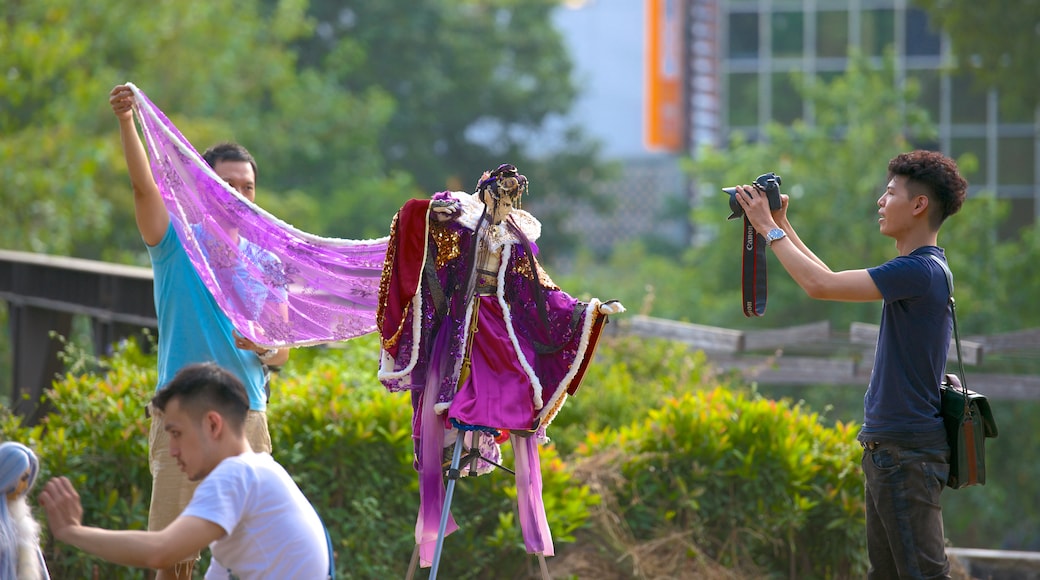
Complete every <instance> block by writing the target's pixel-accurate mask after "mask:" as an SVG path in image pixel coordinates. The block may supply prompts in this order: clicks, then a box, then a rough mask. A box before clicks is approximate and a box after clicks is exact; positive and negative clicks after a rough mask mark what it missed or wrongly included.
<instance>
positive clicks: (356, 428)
mask: <svg viewBox="0 0 1040 580" xmlns="http://www.w3.org/2000/svg"><path fill="white" fill-rule="evenodd" d="M377 344H378V343H377V342H376V341H375V338H374V337H364V338H361V339H357V340H355V341H352V342H351V343H349V344H348V345H346V347H344V348H342V349H304V350H300V351H298V352H297V353H294V355H293V360H291V361H290V364H289V365H287V367H286V369H285V371H284V372H283V373H282V374H281V375H280V376H277V377H276V378H275V381H274V383H273V394H272V399H271V405H270V407H269V410H268V419H269V424H270V429H271V438H272V443H273V446H274V456H275V458H276V459H278V461H279V462H281V463H282V464H283V465H284V466H285V467H286V469H287V470H288V471H289V472H290V473H291V474H292V475H293V477H294V478H295V479H296V481H297V482H298V483H299V485H300V487H301V489H302V490H303V491H304V493H305V494H306V495H307V497H308V498H310V499H311V501H312V502H313V503H314V505H315V507H316V508H317V509H318V511H319V513H320V514H321V515H322V518H323V519H324V521H325V523H326V525H327V526H328V528H329V531H330V535H331V536H332V539H333V543H334V549H335V551H336V554H337V571H338V577H341V578H366V579H367V578H380V577H403V576H404V574H405V572H406V570H407V567H408V563H409V560H410V558H411V554H412V548H413V546H414V528H415V518H416V513H417V511H418V503H419V499H418V498H419V495H418V480H417V476H416V473H415V471H414V470H413V468H412V440H411V404H410V400H409V398H408V396H407V395H404V394H396V395H391V394H388V393H387V392H386V391H385V389H383V387H382V386H381V385H380V384H379V383H378V382H377V381H376V380H375V368H376V357H375V355H376V352H377V348H378V347H377ZM94 362H95V364H93V365H86V366H88V367H92V368H91V369H90V370H88V371H86V372H84V373H83V374H80V375H68V376H66V377H64V379H62V380H60V381H56V382H55V384H54V388H53V391H52V392H51V398H50V402H51V404H52V405H53V407H54V409H55V412H54V413H53V414H51V415H49V416H48V417H47V418H46V419H45V421H44V422H43V423H41V424H40V425H38V426H36V427H32V428H26V427H23V426H21V425H20V424H19V421H18V419H17V418H15V417H12V416H11V415H9V414H6V413H4V414H0V439H3V440H6V439H11V440H18V441H22V442H24V443H26V444H27V445H30V446H31V447H33V448H34V449H35V450H36V452H37V453H38V454H39V456H40V459H41V464H42V467H41V477H40V481H41V482H42V481H46V480H47V479H48V478H50V477H52V476H54V475H67V476H69V477H70V479H72V481H73V484H74V485H75V486H76V488H77V490H78V491H79V493H80V496H81V498H82V501H83V506H84V513H85V516H84V519H85V521H84V523H86V524H88V525H95V526H99V527H103V528H111V529H144V528H146V527H147V521H148V503H149V498H150V493H151V475H150V474H149V472H148V464H147V459H146V457H147V441H148V426H149V421H148V419H147V418H146V417H145V415H144V403H145V402H146V401H147V400H148V399H149V398H150V397H151V393H152V389H153V385H154V384H155V377H156V375H155V371H154V368H155V360H154V358H150V357H146V356H143V355H141V353H140V351H139V350H138V349H137V347H136V346H135V345H133V344H132V343H131V344H127V345H124V346H123V347H121V348H120V349H119V350H118V351H117V352H116V353H115V355H114V356H113V357H112V358H111V359H108V360H104V361H101V363H100V364H96V363H97V361H94ZM73 366H76V367H77V368H82V367H83V366H84V365H80V364H76V365H73ZM506 451H507V453H506V457H505V458H504V460H505V461H506V464H507V465H508V464H511V463H512V460H511V458H510V457H509V453H508V449H506ZM541 461H542V473H543V479H544V494H543V497H544V499H545V503H546V510H547V512H548V518H549V525H550V527H551V528H552V531H553V536H554V539H555V541H556V544H557V545H558V546H561V545H564V544H566V543H567V542H569V541H573V539H574V531H575V530H576V529H578V528H580V527H582V526H583V525H584V524H585V521H586V519H587V518H588V513H589V508H590V507H591V506H593V505H595V504H596V502H597V501H598V498H597V497H596V496H595V495H593V494H592V493H590V492H589V490H588V488H587V487H586V486H583V485H581V484H579V483H578V482H576V481H575V480H574V478H573V476H572V475H571V474H570V472H569V471H568V469H567V468H566V466H565V464H564V462H563V461H562V460H560V458H559V456H558V455H557V453H556V451H555V449H553V447H552V446H548V447H545V448H543V450H542V454H541ZM515 496H516V491H515V485H514V482H513V478H512V477H511V476H510V475H509V474H508V473H505V472H496V473H493V474H489V475H486V476H481V477H478V478H466V479H463V480H461V481H460V483H459V484H458V485H457V486H456V494H455V501H454V502H453V504H452V507H453V508H454V509H453V510H452V511H453V513H454V515H455V518H456V521H458V523H459V526H460V529H459V531H458V532H456V533H455V534H453V535H451V536H449V537H448V538H447V539H446V541H445V547H444V556H443V558H442V566H441V570H442V571H443V573H444V574H445V577H452V578H486V577H490V576H495V577H505V576H508V575H513V574H516V575H520V574H523V571H524V570H526V569H527V567H528V566H529V565H530V563H531V561H532V558H531V557H530V556H528V555H527V554H526V553H525V551H524V549H523V539H522V536H521V533H520V529H519V524H518V522H517V520H516V518H515V516H514V511H515ZM45 550H46V556H47V560H48V564H49V566H50V568H51V573H52V577H54V578H90V577H96V578H112V579H121V578H140V577H142V576H143V572H142V571H140V570H131V569H127V568H124V567H120V566H114V565H111V564H107V563H104V562H101V561H100V560H98V559H96V558H93V557H90V556H87V555H85V554H84V553H82V552H80V551H79V550H76V549H74V548H70V547H68V546H65V545H61V544H57V543H54V542H51V541H46V545H45ZM205 568H206V562H205V557H204V561H203V563H202V564H200V566H198V567H197V568H196V577H199V578H201V577H202V571H203V570H205Z"/></svg>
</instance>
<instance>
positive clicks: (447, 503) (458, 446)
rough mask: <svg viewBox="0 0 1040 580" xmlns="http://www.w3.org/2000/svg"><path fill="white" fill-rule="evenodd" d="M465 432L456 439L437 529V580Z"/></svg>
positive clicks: (432, 578) (433, 575)
mask: <svg viewBox="0 0 1040 580" xmlns="http://www.w3.org/2000/svg"><path fill="white" fill-rule="evenodd" d="M465 439H466V437H465V434H463V433H459V436H458V438H457V439H456V440H455V449H454V450H453V451H452V454H451V467H450V468H449V469H448V488H447V490H445V492H444V509H443V510H441V525H440V527H439V528H438V529H437V547H436V548H435V549H434V552H433V566H432V567H431V568H430V580H437V569H438V568H439V567H440V563H441V550H442V549H444V532H445V531H446V530H447V529H448V515H450V514H451V496H452V495H453V494H454V493H455V482H456V481H457V480H458V479H459V460H460V459H461V458H462V445H463V442H464V441H465Z"/></svg>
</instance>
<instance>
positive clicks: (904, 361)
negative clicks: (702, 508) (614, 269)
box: [735, 151, 968, 579]
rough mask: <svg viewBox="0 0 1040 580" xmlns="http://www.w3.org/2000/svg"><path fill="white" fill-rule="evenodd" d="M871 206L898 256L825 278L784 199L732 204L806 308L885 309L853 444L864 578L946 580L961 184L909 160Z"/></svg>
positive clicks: (945, 171)
mask: <svg viewBox="0 0 1040 580" xmlns="http://www.w3.org/2000/svg"><path fill="white" fill-rule="evenodd" d="M888 174H889V181H888V185H887V187H886V189H885V192H884V193H882V194H881V197H880V198H878V202H877V203H878V214H879V216H880V218H879V219H878V224H879V229H880V231H881V233H882V234H884V235H886V236H889V237H891V238H893V239H895V242H896V250H897V251H898V253H899V255H898V256H896V257H895V258H893V259H891V260H889V261H888V262H885V263H884V264H881V265H880V266H876V267H873V268H867V269H862V270H845V271H841V272H834V271H831V269H830V268H828V267H827V265H826V264H825V263H824V262H823V261H822V260H820V258H818V257H817V256H816V255H815V254H814V253H813V252H812V251H811V250H810V249H809V248H808V247H807V246H806V245H805V244H804V243H803V242H802V240H801V239H800V238H799V237H798V235H797V234H796V233H795V230H794V228H793V227H792V226H791V223H790V222H789V221H788V219H787V207H788V202H789V199H788V197H787V196H786V195H785V196H782V204H781V207H780V209H778V210H775V211H771V210H770V208H769V201H768V199H767V196H766V194H765V192H764V191H761V190H760V188H757V187H754V186H747V185H744V186H738V187H737V188H736V189H737V191H736V194H735V198H736V199H737V201H738V202H739V203H740V206H741V207H742V208H743V210H744V212H745V214H746V215H747V218H748V220H749V221H750V222H751V224H752V226H754V228H755V230H756V231H757V232H758V233H759V234H761V235H762V236H763V237H764V238H765V240H766V244H767V245H768V246H769V247H770V248H772V249H773V251H774V253H776V257H777V258H778V259H779V260H780V263H781V264H782V265H783V267H784V269H786V270H787V272H788V273H789V274H790V275H791V277H792V278H793V279H794V281H795V282H797V283H798V285H799V286H801V287H802V289H803V290H805V292H806V294H808V295H809V296H810V297H812V298H817V299H820V300H839V301H845V302H864V301H874V300H882V301H883V303H884V304H883V306H882V310H881V329H880V334H879V336H878V343H877V349H876V352H875V359H874V370H873V372H872V374H871V377H870V385H869V386H868V388H867V392H866V395H865V396H864V399H863V407H864V413H863V414H864V420H863V428H862V430H861V431H860V434H859V437H858V439H859V442H860V444H861V445H862V446H863V459H862V467H863V473H864V476H865V479H866V486H865V500H866V522H867V551H868V555H869V557H870V570H869V572H868V578H872V579H874V578H877V579H882V578H884V579H889V578H949V577H950V565H949V561H948V560H947V558H946V550H945V541H944V537H943V522H942V508H941V506H940V503H939V498H940V494H941V493H942V489H943V487H944V486H945V484H946V480H947V476H948V474H949V454H950V450H949V446H948V445H947V443H946V433H945V429H944V427H943V420H942V416H941V415H940V414H939V402H940V394H939V384H940V382H941V381H942V377H943V374H944V373H945V368H946V354H947V352H948V349H949V344H950V336H951V334H952V312H951V311H950V308H949V302H948V300H949V289H948V286H947V281H946V273H945V272H944V270H943V268H942V267H941V266H940V265H939V264H937V263H936V262H935V260H934V259H933V258H932V256H936V257H938V258H939V259H941V260H942V261H943V262H945V261H946V256H945V254H944V253H943V250H942V248H940V247H938V246H937V240H938V233H939V228H940V226H941V225H942V223H943V222H944V221H945V220H946V218H948V217H950V216H951V215H953V214H955V213H957V211H958V210H960V208H961V205H962V204H963V203H964V198H965V196H966V194H967V185H968V184H967V182H966V181H965V180H964V178H963V177H961V175H960V173H959V171H958V169H957V165H956V163H954V161H953V160H952V159H950V158H948V157H946V156H944V155H942V154H940V153H937V152H933V151H912V152H909V153H903V154H900V155H897V156H896V157H894V158H893V159H892V160H891V161H890V162H889V164H888Z"/></svg>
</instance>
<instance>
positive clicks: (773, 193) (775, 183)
mask: <svg viewBox="0 0 1040 580" xmlns="http://www.w3.org/2000/svg"><path fill="white" fill-rule="evenodd" d="M751 185H753V186H754V188H755V189H757V190H759V191H762V192H765V194H766V199H768V200H769V209H770V210H773V211H776V210H778V209H780V206H781V204H782V202H781V201H780V176H779V175H777V174H775V173H772V172H770V173H763V174H762V175H759V176H758V177H757V178H756V179H755V182H754V183H752V184H751ZM722 191H724V192H726V193H728V194H729V209H730V211H732V212H733V213H731V214H730V215H729V217H728V218H726V219H730V220H735V219H737V218H739V217H742V216H743V215H744V208H742V207H740V202H739V201H737V188H736V187H724V188H722Z"/></svg>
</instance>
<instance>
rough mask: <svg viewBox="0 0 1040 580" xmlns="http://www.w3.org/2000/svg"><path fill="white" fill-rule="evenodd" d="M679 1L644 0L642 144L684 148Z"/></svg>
mask: <svg viewBox="0 0 1040 580" xmlns="http://www.w3.org/2000/svg"><path fill="white" fill-rule="evenodd" d="M682 12H683V0H646V101H645V103H646V110H645V111H644V113H645V114H644V119H645V132H644V134H645V138H646V146H647V148H649V149H653V150H664V151H681V150H682V149H683V148H684V145H685V144H684V142H683V141H684V138H683V137H684V133H685V120H684V115H683V106H682V104H683V29H682V22H683V18H682Z"/></svg>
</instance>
